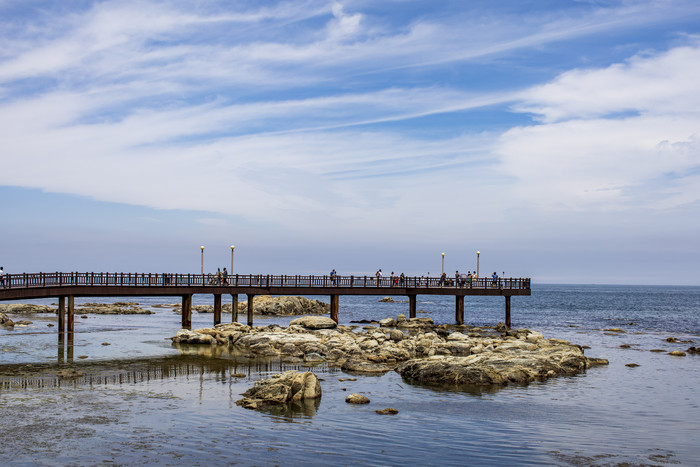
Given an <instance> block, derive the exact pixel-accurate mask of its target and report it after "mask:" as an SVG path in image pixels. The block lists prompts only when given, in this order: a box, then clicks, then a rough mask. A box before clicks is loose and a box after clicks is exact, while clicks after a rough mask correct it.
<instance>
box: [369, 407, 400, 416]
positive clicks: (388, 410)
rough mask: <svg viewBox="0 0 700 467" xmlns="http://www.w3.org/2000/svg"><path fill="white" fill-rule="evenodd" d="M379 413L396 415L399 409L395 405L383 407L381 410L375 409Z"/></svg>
mask: <svg viewBox="0 0 700 467" xmlns="http://www.w3.org/2000/svg"><path fill="white" fill-rule="evenodd" d="M375 412H377V413H378V414H379V415H396V414H397V413H399V411H398V410H396V409H395V408H393V407H387V408H386V409H381V410H375Z"/></svg>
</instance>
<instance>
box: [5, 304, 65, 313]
mask: <svg viewBox="0 0 700 467" xmlns="http://www.w3.org/2000/svg"><path fill="white" fill-rule="evenodd" d="M55 312H56V308H54V307H52V306H49V305H34V304H31V303H9V304H0V313H11V314H34V313H55Z"/></svg>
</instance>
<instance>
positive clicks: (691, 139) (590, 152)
mask: <svg viewBox="0 0 700 467" xmlns="http://www.w3.org/2000/svg"><path fill="white" fill-rule="evenodd" d="M698 73H700V45H698V44H697V43H694V44H693V45H689V46H684V47H677V48H675V49H672V50H670V51H668V52H665V53H661V54H654V55H644V56H637V57H633V58H632V59H630V60H629V61H628V62H627V63H624V64H616V65H613V66H610V67H607V68H602V69H587V70H573V71H570V72H567V73H564V74H562V75H561V76H559V77H557V78H556V79H555V80H553V81H552V82H551V83H548V84H545V85H542V86H537V87H534V88H532V89H529V90H526V91H524V92H523V93H521V96H522V103H520V104H517V105H515V109H517V110H519V111H521V112H533V113H535V114H536V115H538V116H541V117H542V118H541V120H542V121H543V124H539V125H533V126H527V127H519V128H514V129H511V130H509V131H507V132H506V133H505V134H503V136H502V137H501V141H500V144H499V146H498V149H497V153H498V154H500V156H501V160H502V163H503V170H504V171H505V173H507V174H509V175H511V176H513V177H516V178H517V179H518V184H517V190H518V195H519V196H521V197H523V198H524V199H527V200H528V201H529V202H531V203H535V204H537V205H539V206H543V207H547V208H550V209H576V210H590V209H598V210H615V211H618V210H624V209H630V208H636V207H646V208H657V209H660V208H662V207H663V208H672V207H679V206H682V205H688V204H692V203H696V202H697V201H699V200H700V189H699V187H698V177H697V170H698V169H699V168H700V147H699V146H698V143H697V141H698V135H700V110H698V109H700V93H699V92H698V89H699V88H698V84H697V76H698ZM621 115H622V116H621Z"/></svg>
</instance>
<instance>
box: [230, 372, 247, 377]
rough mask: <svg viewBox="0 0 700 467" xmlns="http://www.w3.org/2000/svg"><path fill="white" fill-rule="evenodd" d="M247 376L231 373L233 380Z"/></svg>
mask: <svg viewBox="0 0 700 467" xmlns="http://www.w3.org/2000/svg"><path fill="white" fill-rule="evenodd" d="M246 376H248V375H246V374H245V373H231V378H245V377H246Z"/></svg>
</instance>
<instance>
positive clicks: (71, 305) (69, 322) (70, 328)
mask: <svg viewBox="0 0 700 467" xmlns="http://www.w3.org/2000/svg"><path fill="white" fill-rule="evenodd" d="M74 316H75V297H73V295H68V319H67V321H66V324H67V327H68V329H67V331H68V333H70V334H72V333H73V321H74Z"/></svg>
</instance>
